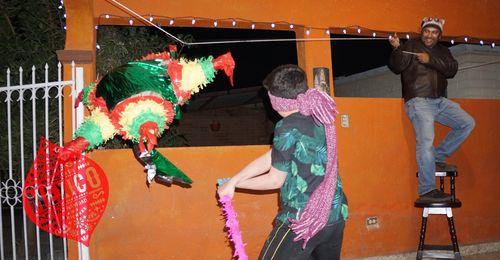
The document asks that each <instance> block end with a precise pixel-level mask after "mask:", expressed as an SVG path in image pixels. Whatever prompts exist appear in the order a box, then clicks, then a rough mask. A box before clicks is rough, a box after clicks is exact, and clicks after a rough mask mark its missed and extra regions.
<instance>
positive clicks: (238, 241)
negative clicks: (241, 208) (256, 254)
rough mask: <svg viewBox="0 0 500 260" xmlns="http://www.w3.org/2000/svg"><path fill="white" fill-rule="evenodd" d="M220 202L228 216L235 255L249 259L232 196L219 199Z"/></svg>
mask: <svg viewBox="0 0 500 260" xmlns="http://www.w3.org/2000/svg"><path fill="white" fill-rule="evenodd" d="M219 202H220V204H221V205H222V212H223V215H224V217H226V227H227V228H228V237H229V240H231V241H232V242H233V245H234V255H233V257H238V259H239V260H248V256H247V253H246V252H245V244H243V238H242V237H241V231H240V224H239V222H238V219H237V217H238V216H237V214H236V211H235V210H234V207H233V202H232V200H231V197H229V196H224V197H222V198H220V199H219Z"/></svg>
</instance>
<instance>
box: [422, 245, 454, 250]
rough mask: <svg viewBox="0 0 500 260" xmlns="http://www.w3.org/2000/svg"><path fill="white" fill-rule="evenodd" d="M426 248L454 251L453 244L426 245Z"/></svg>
mask: <svg viewBox="0 0 500 260" xmlns="http://www.w3.org/2000/svg"><path fill="white" fill-rule="evenodd" d="M424 250H446V251H453V246H452V245H424Z"/></svg>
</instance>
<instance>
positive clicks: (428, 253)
mask: <svg viewBox="0 0 500 260" xmlns="http://www.w3.org/2000/svg"><path fill="white" fill-rule="evenodd" d="M457 176H458V172H457V171H447V172H436V177H439V183H440V189H441V191H444V178H445V177H449V178H450V193H451V200H450V201H447V202H426V201H419V200H418V199H417V201H415V207H417V208H423V212H422V225H421V228H420V241H419V243H418V250H417V259H422V258H428V257H430V258H438V259H461V256H460V250H459V248H458V241H457V234H456V230H455V224H454V222H453V212H452V208H460V207H461V206H462V202H460V200H458V199H457V198H456V197H455V177H457ZM417 177H418V173H417ZM429 215H446V217H447V218H448V227H449V229H450V236H451V245H429V244H425V231H426V229H427V217H428V216H429ZM443 251H445V252H443ZM446 251H448V252H446Z"/></svg>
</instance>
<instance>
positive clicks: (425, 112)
mask: <svg viewBox="0 0 500 260" xmlns="http://www.w3.org/2000/svg"><path fill="white" fill-rule="evenodd" d="M405 111H406V114H407V115H408V117H409V118H410V120H411V122H412V124H413V128H414V129H415V135H416V137H417V164H418V172H419V174H418V176H419V177H418V194H420V195H422V194H425V193H427V192H429V191H431V190H433V189H435V188H436V177H435V172H436V165H435V162H444V161H445V160H446V157H449V156H450V155H451V154H452V153H453V152H455V151H456V150H457V149H458V147H459V146H460V145H461V144H462V143H463V142H464V141H465V139H466V138H467V136H468V135H469V134H470V132H471V131H472V129H473V128H474V126H475V124H476V123H475V121H474V119H473V118H472V117H471V116H470V115H469V114H467V112H465V111H464V110H463V109H462V108H461V107H460V106H459V105H458V104H457V103H455V102H453V101H451V100H449V99H447V98H444V97H440V98H424V97H415V98H412V99H410V100H408V101H407V102H406V104H405ZM434 121H436V122H438V123H441V124H443V125H445V126H448V127H450V128H451V129H452V130H451V131H450V132H449V133H448V135H446V137H445V138H444V140H443V142H441V144H440V145H439V146H438V147H437V148H435V149H434Z"/></svg>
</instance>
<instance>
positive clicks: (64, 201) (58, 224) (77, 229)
mask: <svg viewBox="0 0 500 260" xmlns="http://www.w3.org/2000/svg"><path fill="white" fill-rule="evenodd" d="M61 148H62V147H60V146H57V145H55V144H53V143H51V142H50V141H49V140H46V139H45V138H43V137H42V139H41V140H40V148H39V149H38V153H37V157H36V159H35V161H34V162H33V165H32V166H31V169H30V171H29V173H28V175H27V176H26V180H25V181H24V189H23V205H24V211H25V212H26V215H27V216H28V217H29V218H30V219H31V221H33V223H35V224H36V225H37V226H38V227H39V228H41V229H42V230H44V231H46V232H49V233H51V234H53V235H56V236H60V237H65V238H69V239H73V240H76V241H79V242H81V243H82V244H84V245H86V246H88V245H89V240H90V237H91V235H92V232H93V231H94V229H95V227H96V225H97V223H98V222H99V220H100V219H101V216H102V215H103V213H104V210H105V209H106V206H107V204H108V193H109V187H108V180H107V179H106V176H105V175H104V172H103V171H102V169H101V168H100V167H99V165H97V164H96V163H95V162H94V161H92V160H91V159H89V158H87V157H85V156H80V157H79V158H77V159H73V160H69V161H67V162H66V163H64V165H63V164H61V163H60V162H59V161H58V160H57V154H58V152H59V150H60V149H61Z"/></svg>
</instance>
